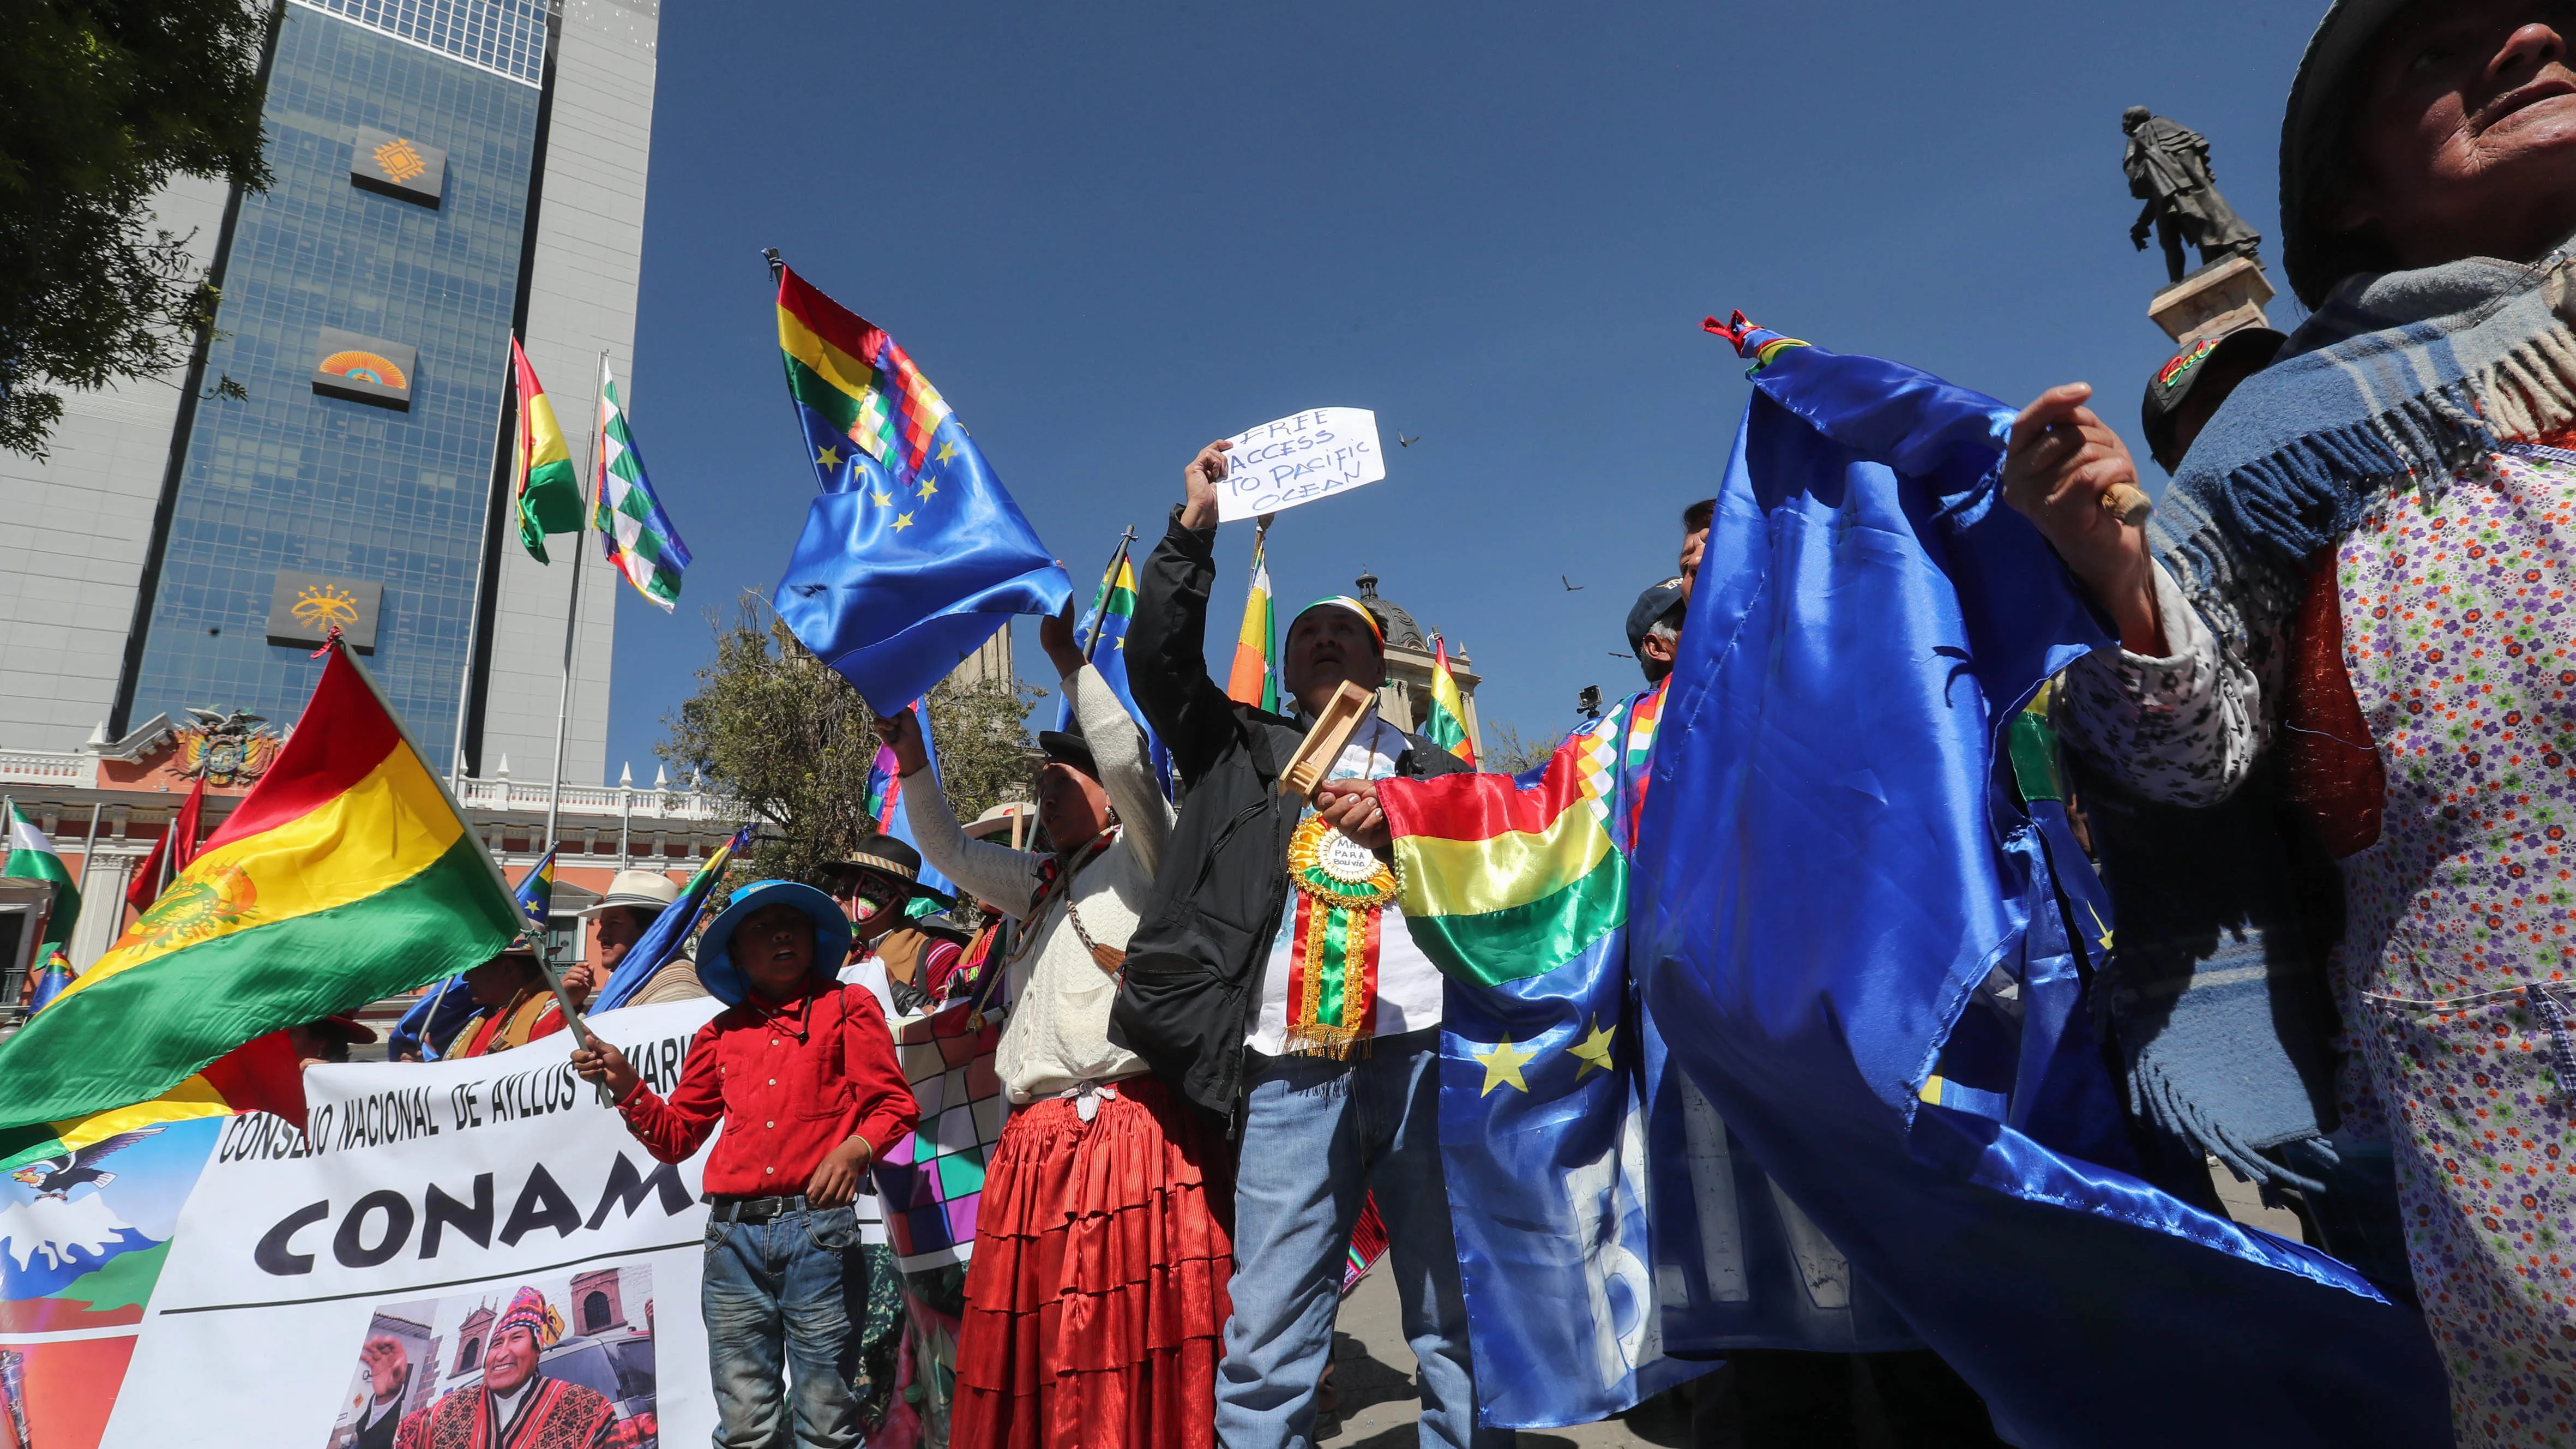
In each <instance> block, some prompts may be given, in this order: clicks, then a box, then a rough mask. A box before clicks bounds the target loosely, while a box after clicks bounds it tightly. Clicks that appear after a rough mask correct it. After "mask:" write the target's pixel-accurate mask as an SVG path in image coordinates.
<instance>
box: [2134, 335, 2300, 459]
mask: <svg viewBox="0 0 2576 1449" xmlns="http://www.w3.org/2000/svg"><path fill="white" fill-rule="evenodd" d="M2289 340H2290V339H2289V338H2288V337H2287V336H2286V335H2284V334H2282V333H2279V332H2275V331H2273V330H2272V329H2271V328H2269V327H2239V328H2237V329H2236V330H2235V331H2233V332H2228V333H2223V334H2221V335H2219V336H2216V337H2204V338H2201V339H2200V340H2199V341H2197V342H2194V343H2193V344H2191V345H2190V346H2189V347H2186V348H2184V349H2183V350H2182V351H2180V352H2177V353H2175V354H2174V355H2173V356H2171V357H2169V358H2167V359H2165V363H2164V365H2163V366H2162V367H2159V368H2157V369H2156V371H2155V375H2154V376H2153V377H2150V378H2148V379H2147V398H2146V401H2145V402H2144V403H2142V404H2140V405H2139V408H2138V427H2139V428H2140V429H2141V430H2142V431H2144V432H2145V433H2146V435H2147V451H2148V452H2149V453H2151V454H2153V455H2154V456H2156V457H2158V458H2162V457H2163V456H2164V455H2165V453H2166V452H2167V451H2168V450H2169V449H2171V448H2172V447H2173V440H2174V421H2173V420H2174V414H2175V413H2177V412H2180V411H2181V410H2182V403H2183V399H2184V398H2187V397H2189V396H2191V390H2192V389H2193V388H2195V387H2198V386H2199V385H2200V380H2201V379H2202V378H2204V377H2207V376H2208V375H2209V374H2211V373H2213V372H2216V371H2218V370H2220V365H2221V364H2222V363H2238V362H2242V363H2247V364H2250V367H2249V369H2248V370H2249V371H2260V370H2261V369H2262V368H2264V367H2266V366H2269V365H2270V363H2271V361H2272V359H2273V358H2274V357H2275V356H2277V355H2279V353H2280V351H2281V344H2282V343H2284V342H2287V341H2289Z"/></svg>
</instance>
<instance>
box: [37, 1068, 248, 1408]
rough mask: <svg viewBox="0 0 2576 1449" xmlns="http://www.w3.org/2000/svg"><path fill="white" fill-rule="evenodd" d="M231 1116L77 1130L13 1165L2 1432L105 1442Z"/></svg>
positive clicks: (142, 1122)
mask: <svg viewBox="0 0 2576 1449" xmlns="http://www.w3.org/2000/svg"><path fill="white" fill-rule="evenodd" d="M219 1125H220V1124H219V1123H217V1122H215V1121H213V1120H211V1119H199V1120H195V1121H178V1122H149V1121H138V1122H137V1123H136V1124H135V1125H133V1126H132V1127H129V1128H127V1129H125V1130H123V1131H110V1132H107V1133H105V1134H104V1135H101V1136H97V1137H95V1138H93V1139H90V1140H85V1141H84V1140H78V1138H79V1137H80V1134H74V1138H75V1140H74V1141H67V1142H65V1143H63V1144H62V1147H61V1150H59V1151H57V1152H56V1153H54V1154H53V1155H51V1156H46V1157H39V1158H36V1159H34V1160H32V1161H28V1162H22V1163H19V1164H17V1165H16V1166H14V1167H12V1168H10V1169H9V1170H8V1172H7V1173H6V1174H5V1176H0V1446H6V1449H20V1446H24V1445H33V1444H41V1445H44V1446H45V1449H96V1446H97V1445H98V1442H99V1439H100V1436H101V1435H102V1434H103V1433H104V1431H105V1429H106V1427H107V1414H108V1409H109V1408H110V1407H111V1406H112V1405H113V1404H114V1403H115V1402H116V1394H117V1389H118V1386H119V1385H120V1384H121V1383H122V1382H123V1381H124V1378H125V1369H126V1364H127V1363H128V1361H129V1360H131V1359H132V1358H133V1356H134V1344H135V1336H136V1335H137V1334H138V1333H139V1332H140V1331H141V1326H142V1323H143V1313H144V1307H145V1305H146V1304H147V1303H149V1302H150V1300H151V1297H152V1290H153V1288H154V1286H155V1285H156V1284H157V1283H158V1282H159V1281H160V1277H161V1268H162V1265H163V1263H165V1262H166V1261H167V1260H168V1258H169V1252H170V1240H171V1237H172V1235H173V1234H174V1233H175V1232H176V1230H177V1226H178V1221H179V1210H180V1208H181V1207H183V1206H184V1205H185V1204H186V1202H187V1200H188V1194H189V1192H190V1191H191V1190H192V1189H193V1188H194V1187H195V1186H196V1183H197V1177H198V1174H199V1173H200V1172H202V1171H203V1170H204V1168H205V1165H206V1158H207V1156H208V1154H209V1153H210V1152H211V1151H212V1150H213V1148H214V1142H215V1131H216V1128H217V1127H218V1126H219Z"/></svg>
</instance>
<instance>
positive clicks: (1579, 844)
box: [1378, 733, 1628, 986]
mask: <svg viewBox="0 0 2576 1449" xmlns="http://www.w3.org/2000/svg"><path fill="white" fill-rule="evenodd" d="M1590 741H1591V735H1590V734H1589V733H1585V734H1577V735H1573V736H1570V737H1568V738H1567V739H1566V740H1565V741H1564V742H1563V743H1561V744H1559V745H1558V746H1557V747H1556V753H1555V754H1554V755H1552V756H1550V757H1549V758H1548V762H1547V768H1546V770H1545V771H1544V772H1542V773H1541V774H1540V776H1539V778H1538V780H1537V782H1536V783H1535V784H1523V783H1521V781H1520V780H1519V779H1517V778H1515V777H1513V776H1510V775H1439V776H1435V777H1433V778H1431V779H1428V780H1382V781H1380V782H1379V783H1378V803H1379V805H1380V806H1381V807H1382V808H1384V810H1385V811H1386V823H1387V828H1388V829H1389V830H1391V831H1393V832H1394V835H1395V864H1396V872H1395V873H1396V879H1397V881H1398V883H1399V884H1398V888H1397V892H1396V904H1397V907H1398V908H1399V909H1400V910H1402V911H1403V912H1404V924H1405V926H1406V928H1407V929H1408V930H1410V931H1411V932H1412V933H1413V941H1414V944H1415V945H1417V946H1420V947H1421V948H1422V950H1423V954H1425V955H1427V956H1429V957H1430V958H1431V960H1432V963H1433V964H1434V965H1437V966H1438V967H1439V968H1440V969H1441V970H1443V971H1445V972H1447V973H1449V974H1450V975H1451V976H1454V977H1457V978H1458V979H1459V980H1461V981H1467V982H1472V983H1474V984H1476V985H1479V986H1495V985H1500V984H1502V983H1503V982H1507V981H1520V980H1525V979H1527V978H1529V977H1532V976H1538V975H1542V974H1544V973H1546V972H1549V971H1553V970H1555V969H1556V968H1558V967H1560V966H1563V965H1564V964H1566V963H1567V962H1569V961H1571V960H1573V959H1574V958H1575V957H1576V956H1578V955H1580V954H1582V953H1583V951H1584V950H1585V949H1586V948H1588V947H1590V946H1591V945H1593V944H1594V943H1595V942H1597V941H1599V940H1601V938H1602V937H1604V936H1606V935H1608V934H1609V933H1610V932H1612V931H1614V930H1616V929H1618V928H1619V927H1620V926H1621V925H1623V924H1625V923H1626V921H1627V919H1628V864H1627V858H1626V857H1625V856H1623V855H1621V854H1620V853H1619V851H1618V850H1617V849H1616V848H1615V847H1614V846H1613V844H1612V843H1611V839H1610V831H1609V829H1608V828H1607V824H1606V822H1607V821H1608V819H1609V803H1608V801H1607V800H1605V799H1603V798H1601V796H1600V793H1599V791H1598V789H1597V787H1596V785H1595V783H1594V782H1593V779H1592V778H1591V775H1592V772H1587V771H1586V770H1585V768H1584V759H1585V755H1584V752H1585V750H1586V749H1587V747H1588V746H1589V744H1590Z"/></svg>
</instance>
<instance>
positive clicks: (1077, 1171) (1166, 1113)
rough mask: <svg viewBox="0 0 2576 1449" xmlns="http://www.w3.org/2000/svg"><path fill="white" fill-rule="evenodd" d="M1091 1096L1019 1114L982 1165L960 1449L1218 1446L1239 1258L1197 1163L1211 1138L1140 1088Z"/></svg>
mask: <svg viewBox="0 0 2576 1449" xmlns="http://www.w3.org/2000/svg"><path fill="white" fill-rule="evenodd" d="M1112 1093H1114V1094H1115V1095H1112ZM1089 1100H1090V1101H1091V1102H1092V1103H1094V1104H1096V1107H1097V1110H1096V1114H1095V1115H1094V1116H1093V1117H1092V1119H1091V1120H1090V1121H1088V1122H1085V1121H1083V1120H1082V1116H1081V1099H1063V1098H1057V1099H1051V1100H1049V1101H1045V1102H1041V1103H1039V1104H1037V1105H1036V1106H1033V1107H1030V1108H1027V1109H1025V1110H1023V1111H1022V1112H1020V1113H1018V1114H1017V1115H1015V1116H1013V1117H1012V1119H1011V1123H1010V1125H1009V1126H1008V1127H1006V1128H1004V1129H1003V1132H1002V1140H1001V1143H1000V1145H999V1147H997V1148H996V1149H995V1152H994V1155H993V1160H992V1162H991V1163H990V1164H989V1165H988V1166H987V1167H986V1170H985V1176H984V1199H983V1203H982V1207H981V1210H980V1215H979V1219H978V1221H977V1224H976V1228H975V1259H974V1262H973V1264H972V1265H971V1266H969V1267H968V1268H967V1270H966V1317H965V1322H964V1327H963V1329H962V1331H961V1333H960V1336H959V1341H958V1347H957V1358H958V1363H957V1398H956V1404H955V1408H954V1409H953V1410H952V1418H951V1420H950V1426H951V1427H950V1431H949V1442H950V1444H951V1445H952V1446H956V1449H1209V1446H1212V1445H1214V1444H1215V1442H1216V1365H1217V1360H1218V1358H1219V1357H1221V1356H1222V1354H1223V1352H1224V1343H1225V1340H1224V1333H1225V1320H1226V1316H1227V1314H1228V1313H1229V1312H1230V1311H1231V1306H1230V1304H1229V1302H1228V1300H1227V1298H1226V1280H1227V1279H1228V1278H1229V1277H1231V1276H1232V1274H1233V1272H1234V1249H1233V1244H1232V1242H1231V1241H1230V1239H1229V1236H1228V1234H1227V1231H1226V1227H1225V1225H1224V1223H1223V1222H1222V1221H1221V1219H1220V1214H1219V1211H1218V1209H1219V1207H1220V1204H1219V1203H1217V1202H1214V1201H1212V1200H1211V1199H1212V1197H1214V1196H1216V1194H1213V1193H1212V1192H1211V1189H1210V1184H1209V1183H1208V1182H1207V1180H1206V1177H1205V1175H1204V1174H1203V1171H1202V1167H1201V1164H1203V1163H1205V1162H1208V1161H1210V1160H1215V1159H1220V1158H1221V1157H1222V1154H1223V1143H1222V1142H1221V1141H1219V1140H1218V1139H1217V1134H1216V1133H1215V1132H1214V1131H1213V1130H1211V1129H1210V1128H1209V1127H1208V1126H1207V1125H1206V1124H1205V1122H1204V1119H1203V1118H1202V1117H1201V1115H1200V1114H1199V1113H1198V1112H1197V1111H1196V1110H1195V1109H1193V1108H1191V1107H1190V1106H1188V1105H1187V1104H1185V1103H1182V1102H1180V1101H1179V1100H1177V1099H1176V1098H1175V1097H1174V1096H1173V1094H1172V1093H1171V1091H1170V1089H1168V1088H1166V1087H1165V1086H1164V1085H1163V1084H1162V1083H1161V1082H1159V1081H1156V1080H1155V1079H1153V1078H1152V1077H1129V1078H1126V1079H1124V1080H1122V1081H1119V1082H1117V1083H1115V1084H1113V1085H1111V1086H1110V1087H1107V1088H1105V1089H1103V1090H1102V1091H1101V1092H1100V1093H1099V1094H1098V1095H1096V1096H1093V1097H1091V1098H1090V1099H1089Z"/></svg>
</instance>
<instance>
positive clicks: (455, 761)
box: [447, 337, 519, 804]
mask: <svg viewBox="0 0 2576 1449" xmlns="http://www.w3.org/2000/svg"><path fill="white" fill-rule="evenodd" d="M512 340H514V341H515V340H516V338H515V337H513V339H512ZM518 398H519V379H518V374H517V372H516V371H515V370H513V371H512V372H511V374H510V376H509V377H508V378H506V379H505V380H504V381H503V382H502V385H501V401H500V403H499V404H498V405H496V406H495V407H494V408H493V409H492V436H493V438H494V440H495V441H496V442H497V441H498V439H499V438H500V436H501V419H502V418H503V417H504V416H506V415H507V410H508V409H509V408H510V407H511V406H512V405H513V404H515V403H516V402H517V401H518ZM500 517H501V510H500V508H499V507H498V506H497V505H494V504H492V503H490V502H489V501H488V500H487V502H486V503H485V505H484V509H483V537H482V538H481V539H480V540H479V543H480V547H478V548H476V549H475V551H474V593H473V595H472V596H471V598H470V600H469V607H468V608H467V610H466V614H465V666H464V668H462V669H461V670H459V671H458V672H457V682H456V749H455V751H454V753H452V754H450V755H449V756H448V757H447V793H448V794H450V795H453V794H455V793H456V792H457V789H458V788H459V786H460V785H461V784H462V782H463V780H464V778H465V714H466V711H467V710H468V709H469V708H471V707H472V705H473V703H474V649H475V646H477V645H479V644H481V643H482V642H483V572H484V570H485V569H486V568H488V567H490V565H491V560H492V555H493V553H494V552H495V550H494V548H493V547H492V525H494V524H495V523H498V522H500ZM503 803H505V804H506V803H507V802H506V801H505V802H503Z"/></svg>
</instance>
